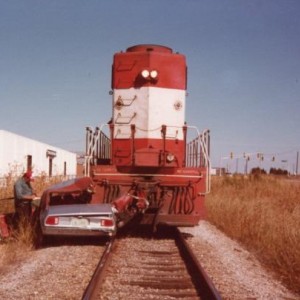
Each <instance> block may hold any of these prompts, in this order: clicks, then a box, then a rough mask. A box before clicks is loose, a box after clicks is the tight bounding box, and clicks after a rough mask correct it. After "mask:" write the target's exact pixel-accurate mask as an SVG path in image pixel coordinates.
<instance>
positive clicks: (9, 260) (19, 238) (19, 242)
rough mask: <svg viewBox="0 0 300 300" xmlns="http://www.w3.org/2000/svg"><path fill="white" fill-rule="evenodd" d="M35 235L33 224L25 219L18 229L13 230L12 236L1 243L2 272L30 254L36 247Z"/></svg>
mask: <svg viewBox="0 0 300 300" xmlns="http://www.w3.org/2000/svg"><path fill="white" fill-rule="evenodd" d="M34 235H35V233H34V231H33V228H32V226H31V225H30V224H29V223H28V222H26V221H25V220H21V221H20V223H19V228H18V229H14V230H12V232H11V236H10V237H9V238H8V239H7V240H5V241H4V242H3V243H2V244H1V245H0V274H3V273H4V272H5V271H6V270H7V269H8V268H9V267H11V266H15V265H16V264H17V263H18V262H20V261H21V260H22V259H24V258H25V257H27V256H28V255H29V253H30V251H31V250H32V249H33V248H34Z"/></svg>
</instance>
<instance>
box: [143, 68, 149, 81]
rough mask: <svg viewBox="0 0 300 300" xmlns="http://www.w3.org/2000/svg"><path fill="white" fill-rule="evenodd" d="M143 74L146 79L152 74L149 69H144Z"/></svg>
mask: <svg viewBox="0 0 300 300" xmlns="http://www.w3.org/2000/svg"><path fill="white" fill-rule="evenodd" d="M141 74H142V76H143V77H144V78H145V79H147V78H148V77H149V75H150V72H149V71H148V70H143V71H142V73H141Z"/></svg>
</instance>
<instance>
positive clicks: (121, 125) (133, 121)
mask: <svg viewBox="0 0 300 300" xmlns="http://www.w3.org/2000/svg"><path fill="white" fill-rule="evenodd" d="M186 88H187V65H186V59H185V56H184V55H182V54H179V53H174V52H173V51H172V49H171V48H168V47H165V46H160V45H151V44H149V45H136V46H133V47H130V48H128V49H127V50H126V51H125V52H119V53H116V54H115V55H114V59H113V65H112V91H111V94H112V118H111V120H110V121H109V122H108V123H106V124H103V125H101V126H100V127H99V128H98V127H97V128H95V129H94V130H92V129H91V128H87V129H86V157H85V173H86V175H87V176H90V177H91V178H92V180H93V183H94V194H93V199H92V202H100V203H111V204H112V205H113V207H114V208H115V211H116V214H117V216H118V218H119V222H120V224H121V223H122V222H125V221H126V220H128V219H130V218H131V217H132V216H133V215H136V213H139V215H140V216H141V218H140V219H141V220H140V222H141V223H142V224H152V225H153V226H154V227H156V225H158V224H168V225H173V226H191V225H195V224H197V223H198V221H199V220H200V219H201V218H203V217H204V215H205V212H204V197H205V194H206V193H208V192H209V190H210V174H209V173H210V160H209V131H208V130H205V131H204V132H202V133H199V131H198V129H197V128H196V127H194V126H188V125H187V124H186V122H185V109H186V101H185V96H186ZM188 140H190V141H189V142H188Z"/></svg>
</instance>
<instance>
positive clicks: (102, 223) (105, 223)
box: [100, 219, 114, 227]
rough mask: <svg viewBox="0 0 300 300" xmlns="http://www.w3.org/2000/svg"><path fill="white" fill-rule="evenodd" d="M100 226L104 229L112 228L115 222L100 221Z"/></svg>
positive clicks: (108, 220) (109, 220)
mask: <svg viewBox="0 0 300 300" xmlns="http://www.w3.org/2000/svg"><path fill="white" fill-rule="evenodd" d="M100 224H101V226H103V227H110V226H113V225H114V221H113V220H111V219H102V220H100Z"/></svg>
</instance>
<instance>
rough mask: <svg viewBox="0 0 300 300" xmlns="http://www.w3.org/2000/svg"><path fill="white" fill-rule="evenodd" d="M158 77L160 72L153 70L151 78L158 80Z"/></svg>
mask: <svg viewBox="0 0 300 300" xmlns="http://www.w3.org/2000/svg"><path fill="white" fill-rule="evenodd" d="M157 76H158V72H157V71H156V70H152V71H151V72H150V77H151V78H152V79H156V78H157Z"/></svg>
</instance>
